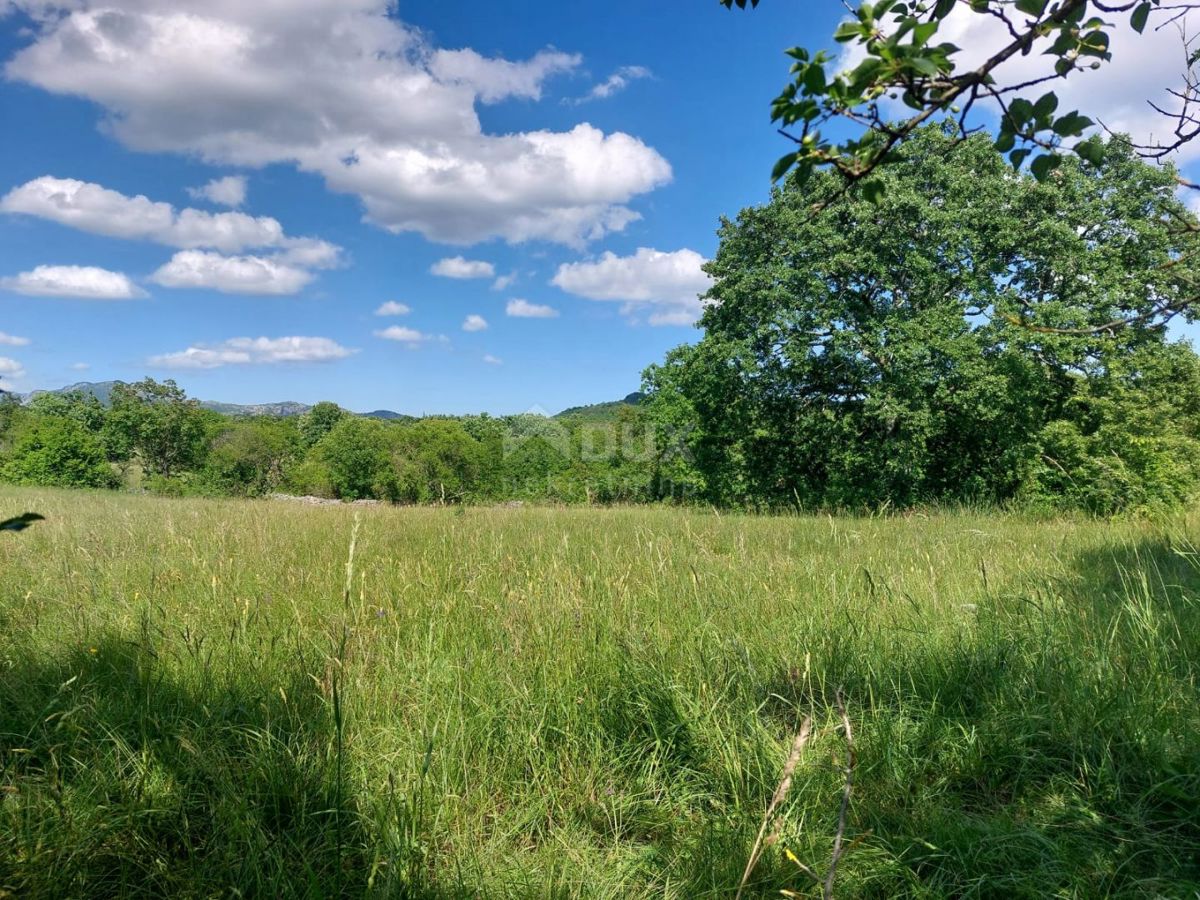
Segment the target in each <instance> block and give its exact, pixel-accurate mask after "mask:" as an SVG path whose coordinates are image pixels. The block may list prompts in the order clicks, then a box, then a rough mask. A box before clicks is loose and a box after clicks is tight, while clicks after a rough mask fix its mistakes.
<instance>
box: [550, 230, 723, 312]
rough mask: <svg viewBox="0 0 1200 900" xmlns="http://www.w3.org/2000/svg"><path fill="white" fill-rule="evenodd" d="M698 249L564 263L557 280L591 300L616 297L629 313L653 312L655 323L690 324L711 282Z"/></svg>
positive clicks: (644, 251) (608, 255) (641, 250)
mask: <svg viewBox="0 0 1200 900" xmlns="http://www.w3.org/2000/svg"><path fill="white" fill-rule="evenodd" d="M704 263H705V259H704V257H703V256H701V255H700V254H699V253H697V252H696V251H694V250H676V251H675V252H673V253H666V252H663V251H661V250H652V249H650V248H649V247H640V248H638V251H637V253H635V254H634V255H633V256H617V255H616V254H615V253H611V252H610V253H605V254H604V255H603V256H602V257H600V259H599V260H597V261H596V262H578V263H567V264H565V265H562V266H559V268H558V272H557V273H556V274H555V276H554V278H553V280H552V282H551V283H552V284H555V285H557V286H558V287H560V288H562V289H563V290H564V291H566V292H567V293H569V294H575V295H576V296H579V297H586V298H587V299H589V300H615V301H619V302H622V303H624V304H625V306H624V307H623V309H622V312H623V313H625V314H627V315H633V314H640V313H642V312H648V313H649V322H650V324H651V325H690V324H691V323H692V322H695V321H696V319H697V318H699V316H700V312H701V310H702V306H701V302H700V299H699V295H700V294H703V293H705V292H706V291H707V290H708V289H709V287H710V286H711V285H712V279H711V278H710V277H709V276H708V275H706V274H705V273H704V271H703V270H702V269H701V266H703V265H704Z"/></svg>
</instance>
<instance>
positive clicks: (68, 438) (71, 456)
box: [3, 415, 117, 487]
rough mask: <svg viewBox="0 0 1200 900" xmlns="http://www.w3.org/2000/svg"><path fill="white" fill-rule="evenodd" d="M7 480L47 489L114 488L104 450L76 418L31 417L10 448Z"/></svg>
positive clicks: (114, 477)
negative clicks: (43, 486)
mask: <svg viewBox="0 0 1200 900" xmlns="http://www.w3.org/2000/svg"><path fill="white" fill-rule="evenodd" d="M3 474H4V477H5V478H6V479H7V480H9V481H12V482H15V483H16V484H35V485H45V486H48V487H115V486H116V483H117V479H116V476H115V475H114V473H113V471H112V468H111V467H110V466H109V465H108V462H107V460H106V459H105V455H104V448H103V447H102V446H101V444H100V442H99V441H98V440H97V439H96V437H95V436H94V435H92V434H91V433H89V432H88V431H87V430H86V429H85V428H84V427H83V425H81V424H80V423H79V422H78V421H76V420H75V419H71V418H67V417H64V416H39V415H34V416H30V417H28V418H27V419H26V420H25V421H24V422H23V423H22V425H21V426H19V428H18V431H17V434H16V436H15V438H14V440H13V443H12V447H11V448H10V449H9V452H8V458H7V460H6V461H5V463H4V467H3Z"/></svg>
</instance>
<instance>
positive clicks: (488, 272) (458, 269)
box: [429, 256, 496, 279]
mask: <svg viewBox="0 0 1200 900" xmlns="http://www.w3.org/2000/svg"><path fill="white" fill-rule="evenodd" d="M429 271H430V272H432V273H433V274H434V275H440V276H441V277H442V278H463V279H465V278H493V277H495V275H496V268H495V266H493V265H492V264H491V263H490V262H483V261H481V260H478V259H463V257H461V256H451V257H448V258H446V259H439V260H438V261H437V262H435V263H434V264H433V265H432V266H430V268H429Z"/></svg>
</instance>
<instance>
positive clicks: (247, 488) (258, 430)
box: [204, 418, 303, 497]
mask: <svg viewBox="0 0 1200 900" xmlns="http://www.w3.org/2000/svg"><path fill="white" fill-rule="evenodd" d="M302 442H303V437H302V433H301V432H300V431H299V430H298V429H297V428H296V426H295V424H294V423H293V422H292V421H291V420H288V419H265V418H264V419H257V420H253V421H249V422H236V423H231V424H229V425H228V426H227V427H226V428H224V430H222V431H221V432H220V433H219V434H218V435H217V437H216V438H215V439H214V440H213V442H212V446H211V448H210V449H209V452H208V457H207V460H206V462H205V466H204V475H205V478H206V480H207V481H208V482H209V483H210V484H212V485H213V486H214V487H215V488H216V489H217V490H218V492H219V493H222V494H230V495H234V496H237V495H242V496H251V497H253V496H260V495H262V494H267V493H270V492H272V491H274V490H276V489H278V488H279V486H280V485H281V484H282V483H283V480H284V474H285V472H286V470H287V468H288V467H289V466H290V465H292V464H293V462H294V461H295V460H296V459H297V458H298V457H299V455H300V448H301V445H302Z"/></svg>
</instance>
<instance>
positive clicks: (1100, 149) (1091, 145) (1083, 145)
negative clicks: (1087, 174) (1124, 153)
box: [1075, 140, 1104, 166]
mask: <svg viewBox="0 0 1200 900" xmlns="http://www.w3.org/2000/svg"><path fill="white" fill-rule="evenodd" d="M1075 152H1076V153H1077V154H1079V156H1080V158H1081V159H1085V160H1087V161H1088V162H1090V163H1091V164H1092V165H1093V166H1098V165H1100V163H1102V162H1103V161H1104V145H1103V144H1102V143H1100V142H1099V141H1096V140H1091V141H1082V142H1080V143H1078V144H1076V145H1075Z"/></svg>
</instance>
